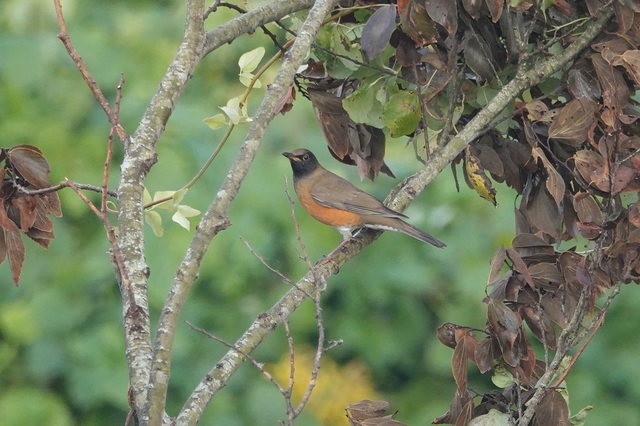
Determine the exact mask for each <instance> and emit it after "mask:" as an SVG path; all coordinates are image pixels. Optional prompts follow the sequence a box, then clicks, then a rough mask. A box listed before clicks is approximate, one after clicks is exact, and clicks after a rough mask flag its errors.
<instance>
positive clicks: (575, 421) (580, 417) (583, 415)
mask: <svg viewBox="0 0 640 426" xmlns="http://www.w3.org/2000/svg"><path fill="white" fill-rule="evenodd" d="M591 410H593V405H587V406H586V407H584V408H583V409H582V410H580V411H578V412H577V413H576V414H575V415H573V416H571V417H569V423H571V424H572V425H573V426H584V422H585V420H586V419H587V414H588V413H589V411H591Z"/></svg>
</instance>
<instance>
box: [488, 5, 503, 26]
mask: <svg viewBox="0 0 640 426" xmlns="http://www.w3.org/2000/svg"><path fill="white" fill-rule="evenodd" d="M485 4H486V5H487V8H488V9H489V13H491V20H492V21H493V23H494V24H495V23H496V22H498V20H499V19H500V16H501V15H502V7H503V6H504V1H503V0H485Z"/></svg>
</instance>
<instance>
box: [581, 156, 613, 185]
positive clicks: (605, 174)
mask: <svg viewBox="0 0 640 426" xmlns="http://www.w3.org/2000/svg"><path fill="white" fill-rule="evenodd" d="M573 159H574V161H575V166H576V169H577V170H578V173H579V174H580V176H582V179H584V181H585V183H586V184H587V185H593V186H594V187H596V188H598V189H599V190H601V191H604V192H609V191H610V189H611V182H610V180H609V166H608V163H607V162H606V161H605V160H604V158H602V156H601V155H600V154H598V153H597V152H595V151H592V150H590V149H583V150H580V151H578V152H576V153H575V154H574V156H573Z"/></svg>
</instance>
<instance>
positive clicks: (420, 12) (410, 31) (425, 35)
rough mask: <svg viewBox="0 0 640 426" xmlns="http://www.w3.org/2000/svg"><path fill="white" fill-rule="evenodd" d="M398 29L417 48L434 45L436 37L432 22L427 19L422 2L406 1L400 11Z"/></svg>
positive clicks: (436, 33) (427, 15) (436, 32)
mask: <svg viewBox="0 0 640 426" xmlns="http://www.w3.org/2000/svg"><path fill="white" fill-rule="evenodd" d="M400 28H402V31H403V32H404V33H405V34H406V35H408V36H409V37H410V38H411V39H412V40H413V41H414V42H415V43H416V45H418V46H424V45H425V44H427V43H435V42H436V41H437V37H438V31H437V30H436V27H435V24H434V22H433V20H432V19H431V18H430V17H429V14H428V13H427V10H426V8H425V6H424V3H423V2H420V1H418V0H408V1H407V2H406V5H405V6H404V7H403V8H402V10H400Z"/></svg>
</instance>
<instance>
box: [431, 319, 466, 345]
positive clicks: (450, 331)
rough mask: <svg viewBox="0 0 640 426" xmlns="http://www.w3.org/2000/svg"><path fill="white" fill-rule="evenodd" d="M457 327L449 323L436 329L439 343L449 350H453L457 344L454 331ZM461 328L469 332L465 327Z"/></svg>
mask: <svg viewBox="0 0 640 426" xmlns="http://www.w3.org/2000/svg"><path fill="white" fill-rule="evenodd" d="M459 327H460V326H458V325H455V324H452V323H450V322H445V323H444V324H442V325H441V326H440V327H438V328H437V329H436V337H437V338H438V340H439V341H440V343H442V344H443V345H445V346H448V347H450V348H451V349H455V347H456V344H457V340H456V330H457V329H458V328H459ZM463 328H466V329H467V330H470V329H469V328H467V327H463Z"/></svg>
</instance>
